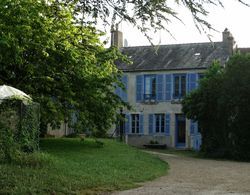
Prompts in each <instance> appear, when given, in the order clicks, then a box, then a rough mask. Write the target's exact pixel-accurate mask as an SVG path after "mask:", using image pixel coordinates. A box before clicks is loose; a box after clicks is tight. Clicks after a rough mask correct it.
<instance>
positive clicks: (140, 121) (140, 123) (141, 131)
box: [139, 114, 143, 134]
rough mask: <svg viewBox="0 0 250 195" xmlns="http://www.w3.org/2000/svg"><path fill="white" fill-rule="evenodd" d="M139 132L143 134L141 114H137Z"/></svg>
mask: <svg viewBox="0 0 250 195" xmlns="http://www.w3.org/2000/svg"><path fill="white" fill-rule="evenodd" d="M139 133H140V134H143V114H140V115H139Z"/></svg>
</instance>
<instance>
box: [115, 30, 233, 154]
mask: <svg viewBox="0 0 250 195" xmlns="http://www.w3.org/2000/svg"><path fill="white" fill-rule="evenodd" d="M114 34H115V35H114ZM119 35H121V36H122V33H121V32H119V31H118V30H114V31H112V37H116V40H113V42H112V43H113V44H114V45H122V43H121V41H122V39H119V37H118V36H119ZM117 37H118V38H117ZM117 42H119V43H117ZM234 45H235V42H234V39H233V36H232V35H231V33H230V32H229V31H228V30H227V29H225V31H224V32H223V33H222V41H221V42H213V43H212V42H207V43H190V44H176V45H160V46H157V47H156V48H154V47H152V46H138V47H121V48H120V50H121V51H122V53H123V54H125V55H127V57H128V58H129V59H130V60H131V61H132V64H131V65H127V64H125V63H119V62H118V63H117V66H118V68H119V69H120V70H121V71H123V73H124V75H123V78H122V82H123V83H124V86H125V88H126V91H123V90H121V89H119V88H118V89H117V90H116V93H117V94H118V95H119V96H120V97H121V98H122V99H123V100H124V101H126V102H128V103H129V104H130V105H131V106H132V110H130V111H128V110H123V113H124V115H125V118H126V120H125V123H120V125H119V127H116V128H118V129H121V130H122V131H124V132H125V137H126V142H127V143H128V144H130V145H133V146H138V147H141V146H143V145H144V144H149V143H150V142H152V141H154V142H156V143H159V144H166V145H167V146H168V147H171V148H181V149H194V150H199V148H200V145H201V140H202V139H201V134H200V133H199V127H198V124H197V123H196V122H194V121H192V120H188V119H187V118H186V117H185V116H184V114H183V113H182V106H181V100H182V99H183V97H184V96H185V95H186V94H188V93H190V92H191V91H192V90H193V89H195V88H196V87H197V86H198V81H199V79H201V78H202V77H203V75H204V71H205V70H206V69H207V68H208V67H209V66H210V65H211V64H212V62H213V61H214V60H218V61H219V62H220V63H221V64H222V65H224V64H225V63H226V61H227V60H228V59H229V57H230V55H232V54H233V51H234V49H235V47H234Z"/></svg>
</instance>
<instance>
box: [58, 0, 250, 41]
mask: <svg viewBox="0 0 250 195" xmlns="http://www.w3.org/2000/svg"><path fill="white" fill-rule="evenodd" d="M236 1H238V2H240V3H242V4H244V5H246V6H249V1H247V0H236ZM63 2H67V3H69V4H72V3H73V4H75V3H77V4H75V5H76V6H75V15H78V16H81V17H78V20H79V22H81V23H85V22H87V23H88V22H96V21H97V20H98V19H102V21H103V22H104V25H107V24H112V25H113V24H114V23H120V22H121V21H127V22H130V23H132V24H133V25H134V26H135V27H137V28H138V29H139V30H141V32H142V33H143V34H144V35H145V36H146V37H147V38H148V39H149V40H151V37H149V36H148V32H149V30H150V29H154V30H156V31H157V30H159V29H165V30H167V31H168V32H169V33H170V34H171V32H170V31H169V30H168V23H169V22H171V21H172V20H173V19H177V20H179V21H181V18H179V16H178V12H177V11H176V10H175V8H174V7H180V6H182V7H183V8H185V9H187V10H189V11H190V14H191V15H192V17H193V20H194V23H195V25H196V27H197V29H198V30H199V31H200V32H205V33H206V34H208V30H211V29H213V27H212V25H211V24H210V23H209V22H208V21H207V20H206V17H207V15H208V14H209V12H208V10H207V6H209V5H214V6H222V7H223V4H222V1H221V0H200V1H197V0H174V1H168V0H115V1H114V0H91V1H89V0H67V1H63ZM213 30H214V29H213Z"/></svg>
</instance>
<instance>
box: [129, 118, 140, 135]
mask: <svg viewBox="0 0 250 195" xmlns="http://www.w3.org/2000/svg"><path fill="white" fill-rule="evenodd" d="M131 117H132V130H131V133H139V114H132V115H131Z"/></svg>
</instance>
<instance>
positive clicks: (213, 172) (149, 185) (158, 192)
mask: <svg viewBox="0 0 250 195" xmlns="http://www.w3.org/2000/svg"><path fill="white" fill-rule="evenodd" d="M155 154H156V155H158V156H159V157H160V158H161V159H163V160H165V161H167V162H168V163H169V165H170V170H169V173H168V175H166V176H164V177H161V178H158V179H156V180H154V181H151V182H146V183H145V184H144V185H143V186H142V187H140V188H136V189H131V190H127V191H122V192H115V193H114V195H133V194H134V195H142V194H143V195H146V194H147V195H168V194H171V195H172V194H185V195H189V194H195V195H196V194H198V195H199V194H201V195H206V194H208V195H210V194H230V195H232V194H233V195H234V194H249V195H250V163H240V162H230V161H216V160H204V159H196V158H189V157H180V156H175V155H168V154H159V153H155Z"/></svg>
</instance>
